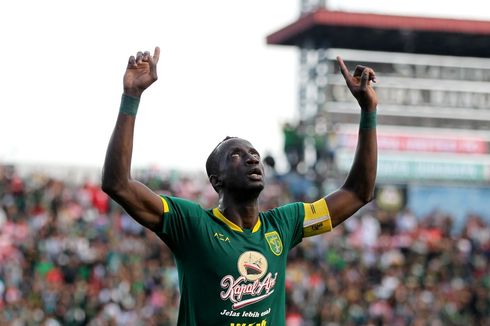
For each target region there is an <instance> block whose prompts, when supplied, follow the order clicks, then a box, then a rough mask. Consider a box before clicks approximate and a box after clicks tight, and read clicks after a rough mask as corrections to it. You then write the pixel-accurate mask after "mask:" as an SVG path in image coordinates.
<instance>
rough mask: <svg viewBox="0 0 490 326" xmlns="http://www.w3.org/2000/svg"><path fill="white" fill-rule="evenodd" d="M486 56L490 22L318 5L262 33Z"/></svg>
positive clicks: (300, 42) (339, 44) (271, 39)
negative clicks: (320, 6) (347, 9)
mask: <svg viewBox="0 0 490 326" xmlns="http://www.w3.org/2000/svg"><path fill="white" fill-rule="evenodd" d="M308 42H309V44H310V46H313V47H316V48H319V47H327V48H328V47H335V48H347V49H360V50H372V51H388V52H408V53H424V54H437V55H456V56H470V57H471V56H474V57H490V21H481V20H461V19H450V18H433V17H411V16H397V15H382V14H370V13H353V12H341V11H330V10H327V9H318V10H316V11H313V12H311V13H308V14H306V15H304V16H301V17H300V18H298V20H296V21H295V22H293V23H292V24H290V25H288V26H286V27H284V28H282V29H280V30H278V31H276V32H274V33H272V34H270V35H269V36H267V43H268V44H277V45H294V46H300V47H302V46H304V45H305V44H306V43H308Z"/></svg>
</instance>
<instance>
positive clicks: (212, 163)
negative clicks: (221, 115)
mask: <svg viewBox="0 0 490 326" xmlns="http://www.w3.org/2000/svg"><path fill="white" fill-rule="evenodd" d="M233 138H238V137H230V136H226V137H225V139H223V140H222V141H220V142H219V144H218V145H216V147H215V148H214V149H213V151H212V152H211V154H209V156H208V159H207V160H206V173H207V174H208V178H209V177H210V176H211V175H213V174H214V175H216V174H218V169H219V155H218V152H219V151H218V148H219V146H220V145H221V144H223V143H224V142H225V141H227V140H229V139H233Z"/></svg>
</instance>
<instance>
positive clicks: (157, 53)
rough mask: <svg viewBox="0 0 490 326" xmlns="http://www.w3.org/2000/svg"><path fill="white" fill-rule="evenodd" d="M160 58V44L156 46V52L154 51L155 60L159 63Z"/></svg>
mask: <svg viewBox="0 0 490 326" xmlns="http://www.w3.org/2000/svg"><path fill="white" fill-rule="evenodd" d="M159 59H160V48H159V47H158V46H155V52H153V62H155V63H158V60H159Z"/></svg>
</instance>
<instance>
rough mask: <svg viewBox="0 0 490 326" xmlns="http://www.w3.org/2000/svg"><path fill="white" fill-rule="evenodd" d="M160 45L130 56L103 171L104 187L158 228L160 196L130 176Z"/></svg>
mask: <svg viewBox="0 0 490 326" xmlns="http://www.w3.org/2000/svg"><path fill="white" fill-rule="evenodd" d="M159 56H160V49H159V48H158V47H156V48H155V52H154V54H153V56H152V55H151V54H150V52H145V53H142V52H138V54H137V55H136V58H135V57H134V56H131V57H130V58H129V61H128V66H127V68H126V72H125V74H124V80H123V84H124V93H123V95H122V98H121V107H120V110H119V115H118V117H117V121H116V126H115V127H114V131H113V133H112V136H111V139H110V141H109V146H108V147H107V152H106V157H105V161H104V168H103V172H102V189H103V190H104V192H106V193H107V194H108V195H109V196H110V197H111V198H112V199H114V200H115V201H116V202H117V203H118V204H119V205H121V206H122V207H123V208H124V209H125V210H126V212H127V213H128V214H129V215H131V216H132V217H133V218H134V219H135V220H136V221H137V222H139V223H140V224H142V225H143V226H145V227H147V228H149V229H151V230H157V229H158V227H159V226H160V225H161V217H162V214H163V203H162V200H161V198H160V197H159V196H158V195H157V194H155V193H154V192H153V191H151V190H150V189H149V188H147V187H146V186H145V185H143V184H142V183H140V182H139V181H136V180H133V179H132V178H131V156H132V152H133V134H134V124H135V119H136V111H137V109H138V104H139V99H140V97H141V94H142V93H143V91H144V90H145V89H147V88H148V87H149V86H150V85H151V84H153V82H155V81H156V80H157V78H158V77H157V63H158V59H159Z"/></svg>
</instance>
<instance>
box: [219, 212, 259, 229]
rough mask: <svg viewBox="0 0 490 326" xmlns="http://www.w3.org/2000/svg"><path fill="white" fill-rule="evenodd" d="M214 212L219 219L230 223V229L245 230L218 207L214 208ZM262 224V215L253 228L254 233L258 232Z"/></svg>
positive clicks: (227, 223)
mask: <svg viewBox="0 0 490 326" xmlns="http://www.w3.org/2000/svg"><path fill="white" fill-rule="evenodd" d="M213 214H214V216H216V218H217V219H219V220H220V221H221V222H223V223H225V224H226V225H228V227H229V228H230V229H232V230H233V231H237V232H243V229H242V228H241V227H239V226H238V225H236V224H235V223H233V222H232V221H230V220H229V219H227V218H226V217H225V216H224V215H223V213H221V211H220V210H219V209H218V207H215V208H213ZM261 225H262V223H261V222H260V217H259V219H258V220H257V223H255V226H254V227H253V229H252V233H254V232H257V231H258V230H259V229H260V226H261Z"/></svg>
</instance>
